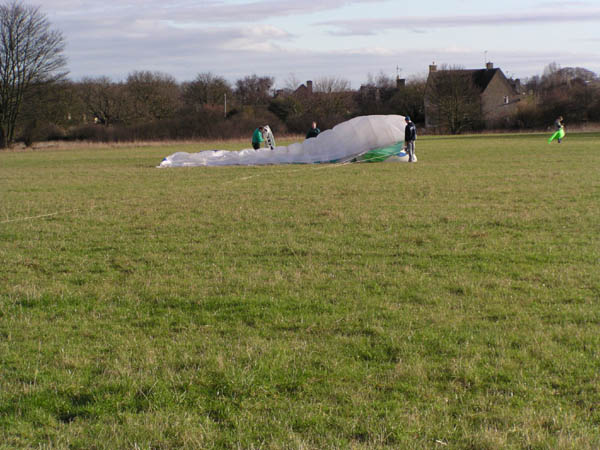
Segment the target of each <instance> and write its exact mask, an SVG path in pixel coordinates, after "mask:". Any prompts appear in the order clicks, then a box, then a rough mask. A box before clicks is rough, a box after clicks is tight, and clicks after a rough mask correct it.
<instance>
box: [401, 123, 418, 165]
mask: <svg viewBox="0 0 600 450" xmlns="http://www.w3.org/2000/svg"><path fill="white" fill-rule="evenodd" d="M404 121H405V122H406V127H404V148H405V149H406V153H408V162H413V161H414V159H415V141H416V140H417V127H416V126H415V124H414V123H412V121H411V120H410V117H409V116H406V117H405V118H404Z"/></svg>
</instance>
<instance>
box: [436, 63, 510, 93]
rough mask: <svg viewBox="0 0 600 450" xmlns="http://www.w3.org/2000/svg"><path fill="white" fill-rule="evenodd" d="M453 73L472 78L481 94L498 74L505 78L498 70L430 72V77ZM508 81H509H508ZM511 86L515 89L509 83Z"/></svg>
mask: <svg viewBox="0 0 600 450" xmlns="http://www.w3.org/2000/svg"><path fill="white" fill-rule="evenodd" d="M449 72H450V73H453V74H456V75H459V76H464V77H465V78H470V79H471V80H472V82H473V85H474V86H475V87H477V89H479V92H483V91H485V90H486V88H487V87H488V85H489V84H490V81H492V79H493V78H494V76H495V75H496V74H497V73H500V74H501V75H502V76H503V78H505V79H506V77H504V74H503V73H502V71H501V70H500V69H498V68H495V69H461V70H440V71H436V72H430V73H429V76H433V77H436V76H439V74H443V73H449ZM507 81H508V80H507ZM508 84H509V86H511V87H512V88H513V89H514V86H513V85H512V84H511V83H510V82H509V83H508Z"/></svg>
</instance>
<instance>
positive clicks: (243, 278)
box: [0, 133, 600, 449]
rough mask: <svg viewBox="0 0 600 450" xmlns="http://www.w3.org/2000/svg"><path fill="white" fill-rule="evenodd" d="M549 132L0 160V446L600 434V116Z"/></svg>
mask: <svg viewBox="0 0 600 450" xmlns="http://www.w3.org/2000/svg"><path fill="white" fill-rule="evenodd" d="M546 138H547V136H545V135H539V134H531V135H498V136H464V137H428V138H424V139H421V140H419V142H418V144H417V155H418V157H419V163H417V164H412V165H408V164H385V163H380V164H353V165H342V166H339V165H318V166H311V165H297V166H267V167H222V168H190V169H169V170H164V169H160V170H159V169H156V168H155V167H154V166H156V165H157V164H158V163H159V162H160V160H161V159H162V157H163V156H165V155H167V154H170V153H173V152H174V151H178V150H186V151H198V150H200V149H201V148H212V147H214V146H217V145H218V146H219V147H220V148H223V147H226V146H225V145H224V144H223V143H218V144H215V143H206V145H204V146H198V145H186V146H184V147H183V148H181V147H176V146H165V147H139V148H128V149H123V148H105V149H97V148H94V149H90V148H87V149H86V148H83V149H69V150H64V151H61V150H46V151H35V152H4V153H0V195H1V202H0V263H1V266H0V448H32V447H35V448H82V449H83V448H85V449H91V448H136V447H137V448H264V449H284V448H286V449H289V448H294V449H308V448H315V449H316V448H444V447H447V448H473V449H485V448H489V449H495V448H532V449H533V448H574V449H575V448H577V449H581V448H584V449H585V448H589V449H592V448H598V447H599V446H600V431H599V430H600V409H599V408H598V405H600V387H599V386H600V337H599V333H598V329H599V325H600V307H599V304H598V301H599V297H600V276H599V273H600V271H599V269H600V261H599V255H600V234H599V231H600V177H599V168H600V151H599V142H600V134H594V133H582V134H574V133H571V134H569V135H568V136H567V139H566V140H565V141H564V143H563V144H561V145H557V144H555V145H548V144H547V143H546ZM228 145H229V148H242V147H243V146H244V145H246V143H241V142H232V143H229V144H228Z"/></svg>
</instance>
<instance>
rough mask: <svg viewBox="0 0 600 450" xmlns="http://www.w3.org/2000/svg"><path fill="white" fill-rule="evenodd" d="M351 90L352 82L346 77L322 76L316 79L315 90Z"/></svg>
mask: <svg viewBox="0 0 600 450" xmlns="http://www.w3.org/2000/svg"><path fill="white" fill-rule="evenodd" d="M349 90H350V82H349V81H348V80H346V79H344V78H336V77H320V78H318V79H316V80H315V83H314V87H313V91H314V92H325V93H327V94H330V93H332V92H346V91H349Z"/></svg>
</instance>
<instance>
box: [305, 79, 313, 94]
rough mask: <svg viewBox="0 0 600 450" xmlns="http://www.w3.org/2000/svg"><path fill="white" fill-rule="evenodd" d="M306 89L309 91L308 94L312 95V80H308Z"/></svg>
mask: <svg viewBox="0 0 600 450" xmlns="http://www.w3.org/2000/svg"><path fill="white" fill-rule="evenodd" d="M306 88H307V89H308V93H309V94H312V81H311V80H308V81H307V82H306Z"/></svg>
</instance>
